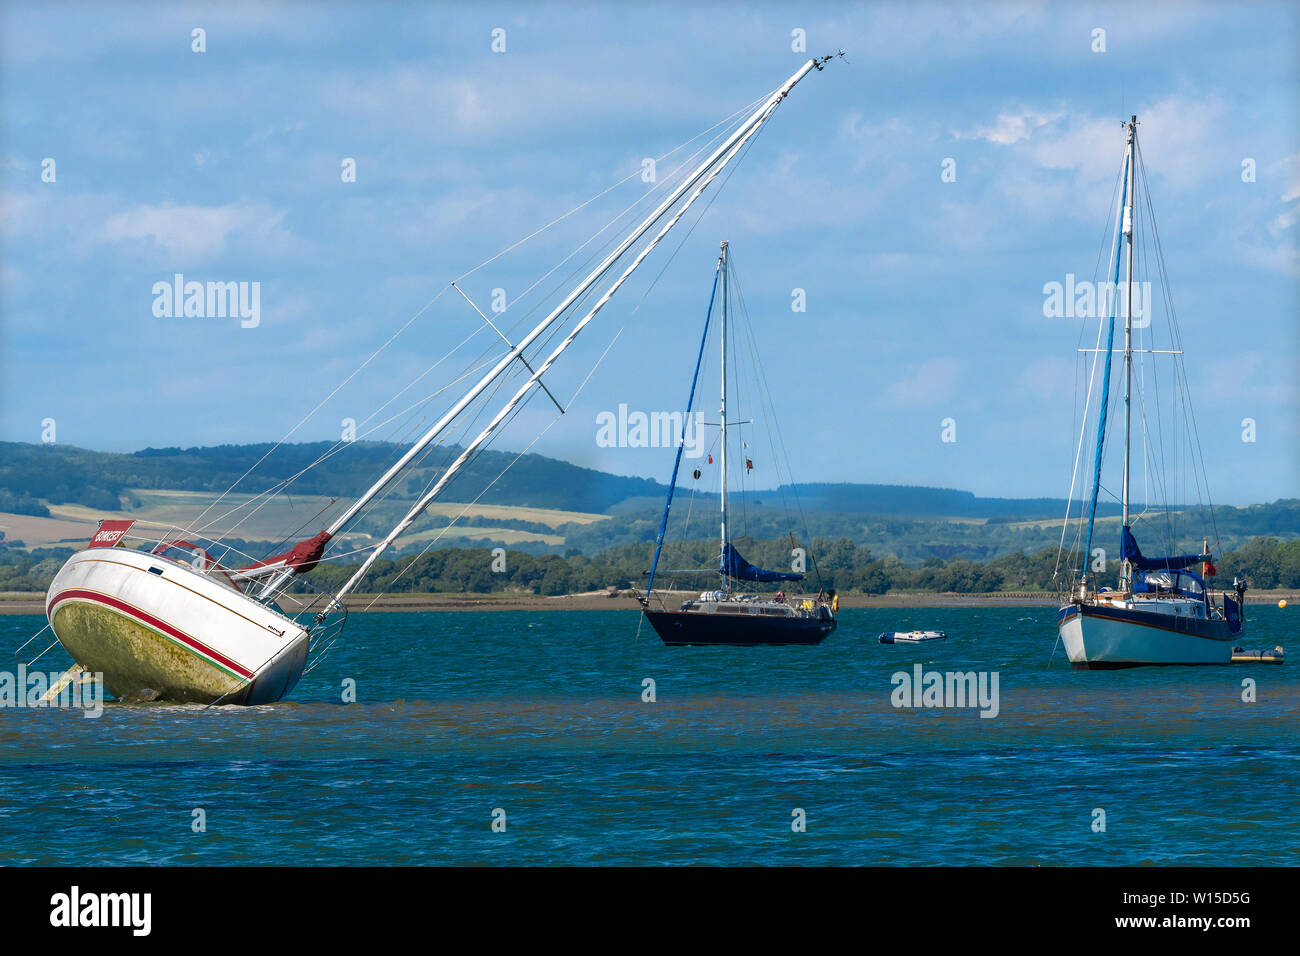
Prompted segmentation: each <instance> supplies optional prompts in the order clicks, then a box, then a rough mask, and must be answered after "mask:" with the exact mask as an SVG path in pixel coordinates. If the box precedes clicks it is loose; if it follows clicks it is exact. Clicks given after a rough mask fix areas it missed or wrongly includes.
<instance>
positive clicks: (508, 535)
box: [0, 489, 606, 548]
mask: <svg viewBox="0 0 1300 956" xmlns="http://www.w3.org/2000/svg"><path fill="white" fill-rule="evenodd" d="M132 491H133V493H134V494H135V496H136V497H137V498H138V499H139V500H140V507H138V508H132V509H130V510H128V511H121V512H108V511H103V510H101V509H97V508H89V507H86V506H85V505H50V517H48V518H37V517H33V516H30V515H14V514H5V513H0V531H4V532H5V537H6V538H8V539H9V540H11V541H22V542H23V543H24V544H25V545H26V546H27V547H29V548H43V547H50V546H54V545H71V546H78V545H80V544H82V543H84V542H85V541H86V540H87V539H89V537H90V535H91V534H92V533H93V532H94V530H95V528H96V527H98V524H99V520H100V519H101V518H132V519H134V520H135V521H136V523H137V525H138V526H139V527H140V528H141V529H142V530H145V531H146V532H147V533H154V532H157V533H164V532H166V531H168V530H173V529H185V528H190V527H191V524H192V522H194V521H196V520H197V519H198V518H199V516H200V515H202V514H203V512H204V510H205V509H207V508H208V506H209V505H210V504H212V502H213V501H214V500H215V496H213V495H211V494H208V493H206V492H201V491H175V490H160V491H158V490H141V489H132ZM254 498H255V496H254V495H247V494H232V495H227V496H226V497H225V498H224V499H222V501H221V502H220V504H218V505H216V506H215V507H213V508H212V509H211V510H209V511H208V513H207V514H206V515H204V517H203V523H202V525H201V526H200V527H198V528H195V529H194V530H196V531H202V533H203V534H204V535H205V536H208V537H235V538H243V539H244V540H246V541H279V540H281V539H283V538H285V537H286V536H287V537H293V536H295V534H299V535H308V534H313V533H315V532H316V531H317V530H319V528H318V525H319V524H321V523H322V520H323V516H324V513H325V512H326V511H330V509H331V505H332V504H333V503H334V502H333V501H332V499H330V498H327V497H324V496H322V495H281V496H279V497H276V498H272V499H270V500H266V501H257V502H256V503H251V502H253V500H254ZM250 503H251V504H250ZM407 507H409V503H408V502H400V503H395V502H389V503H386V504H385V505H384V506H383V511H382V512H380V514H381V515H382V516H383V517H384V519H385V520H386V521H387V519H388V518H389V517H391V524H396V522H397V520H398V519H399V518H400V516H401V515H400V513H399V512H404V511H405V510H406V508H407ZM331 513H337V512H336V511H333V512H331ZM425 513H426V514H427V515H429V516H431V517H435V518H445V519H451V518H456V517H458V516H461V515H462V514H463V519H462V520H464V519H481V521H479V522H477V523H476V524H475V525H474V526H472V527H470V526H461V525H457V526H455V527H452V528H437V529H426V530H423V531H421V530H419V527H420V526H419V525H418V524H417V525H416V530H415V531H413V532H412V533H411V534H409V535H407V536H406V537H405V538H403V542H402V543H403V544H405V545H408V546H409V545H410V544H415V543H419V542H423V541H427V540H428V539H430V538H432V537H433V536H435V535H438V534H441V539H440V540H441V541H445V542H446V543H448V544H470V543H472V542H474V541H476V540H482V539H490V540H492V541H501V542H504V543H506V544H518V543H522V542H542V543H544V544H547V545H553V546H558V545H562V544H564V537H563V535H557V534H546V533H543V532H537V531H525V530H519V529H515V528H510V527H504V526H496V525H494V524H493V522H503V523H505V522H511V521H526V522H529V523H532V524H537V525H543V526H545V527H548V528H551V529H554V528H558V527H559V526H561V525H564V524H570V523H574V524H584V525H585V524H591V523H593V522H596V521H602V520H606V516H605V515H598V514H590V513H587V512H581V511H560V510H557V509H552V508H523V507H515V506H512V505H466V504H458V503H456V502H434V503H433V504H432V505H430V506H429V507H428V508H427V509H425ZM349 537H360V538H366V537H369V535H366V534H365V533H364V532H349Z"/></svg>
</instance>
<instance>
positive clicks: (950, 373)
mask: <svg viewBox="0 0 1300 956" xmlns="http://www.w3.org/2000/svg"><path fill="white" fill-rule="evenodd" d="M965 367H966V363H965V362H964V361H962V360H961V359H955V358H946V357H942V356H939V357H935V358H929V359H926V360H925V361H924V362H922V363H921V364H920V365H914V366H912V367H910V368H909V369H908V372H907V374H906V375H905V376H904V377H903V378H901V379H899V380H898V381H897V382H894V383H893V384H892V385H890V386H889V390H888V391H889V397H890V398H892V399H893V400H894V401H895V402H896V403H898V404H900V405H934V404H936V403H937V402H942V401H945V400H947V399H948V398H950V397H951V396H952V395H953V393H954V391H955V390H956V387H957V384H958V382H959V381H960V380H961V378H962V376H963V374H964V372H965Z"/></svg>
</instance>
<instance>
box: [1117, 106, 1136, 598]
mask: <svg viewBox="0 0 1300 956" xmlns="http://www.w3.org/2000/svg"><path fill="white" fill-rule="evenodd" d="M1136 154H1137V116H1136V115H1134V116H1133V118H1132V119H1131V120H1129V124H1128V184H1127V185H1128V189H1127V192H1128V202H1127V203H1126V204H1125V206H1124V237H1125V239H1126V241H1127V242H1128V266H1127V270H1126V273H1125V281H1124V288H1125V295H1126V296H1127V298H1128V304H1127V306H1126V307H1125V309H1124V491H1123V513H1124V517H1123V525H1124V526H1125V527H1127V526H1128V515H1129V471H1130V468H1129V452H1130V447H1131V445H1132V441H1133V435H1132V430H1133V406H1132V401H1131V399H1132V392H1133V191H1134V186H1135V185H1136V179H1137V171H1136V169H1135V166H1136V159H1137V155H1136ZM1130 577H1131V572H1130V569H1129V562H1128V559H1127V558H1122V559H1121V561H1120V588H1121V589H1122V590H1124V591H1127V590H1128V589H1129V579H1130Z"/></svg>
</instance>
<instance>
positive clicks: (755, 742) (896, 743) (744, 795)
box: [0, 608, 1300, 865]
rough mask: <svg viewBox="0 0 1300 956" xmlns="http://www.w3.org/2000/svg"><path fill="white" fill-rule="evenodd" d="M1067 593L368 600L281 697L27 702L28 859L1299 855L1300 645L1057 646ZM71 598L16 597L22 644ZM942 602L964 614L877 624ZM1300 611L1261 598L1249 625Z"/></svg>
mask: <svg viewBox="0 0 1300 956" xmlns="http://www.w3.org/2000/svg"><path fill="white" fill-rule="evenodd" d="M1055 615H1056V611H1055V609H1054V608H1005V609H1004V608H997V609H989V608H979V609H952V608H948V609H920V610H874V609H873V610H865V611H852V610H850V611H845V612H843V613H842V615H841V624H840V629H839V631H838V632H837V633H836V634H835V635H833V636H832V637H831V638H830V639H829V640H828V641H827V642H826V643H825V644H824V645H822V646H821V647H817V648H755V649H732V648H717V649H709V648H665V647H663V646H662V645H661V644H660V643H659V640H658V639H657V638H656V637H654V635H653V633H652V632H651V631H650V629H649V628H648V627H647V628H644V629H643V631H642V633H641V636H640V637H639V638H638V637H637V636H636V634H637V623H638V615H637V614H636V613H634V612H629V611H608V612H606V611H588V612H547V613H522V612H521V613H507V612H484V613H427V614H411V613H407V614H370V615H354V616H353V618H352V620H351V622H350V623H349V630H348V632H347V634H346V639H345V641H344V642H342V643H341V644H340V645H339V646H337V647H336V648H335V649H334V650H333V651H332V652H331V654H330V656H329V657H328V658H327V659H326V660H325V662H324V663H322V664H321V665H320V666H319V667H317V668H316V669H315V670H314V671H312V673H310V674H309V675H308V676H307V677H306V678H304V680H303V682H302V683H301V684H299V686H298V687H297V689H296V690H295V691H294V693H293V695H292V699H291V700H290V701H287V702H283V703H280V704H276V705H272V706H265V707H256V708H235V707H223V708H212V709H207V710H205V709H202V708H198V707H173V706H159V705H138V706H122V705H109V706H108V707H107V708H106V709H105V712H104V714H103V716H102V717H100V718H99V719H96V720H89V719H85V718H84V717H82V716H80V715H79V714H78V713H75V712H69V711H60V710H48V709H46V710H29V709H24V708H19V709H5V710H0V863H6V864H15V863H19V864H177V863H182V864H183V863H204V864H219V863H262V864H348V863H394V864H399V863H400V864H412V863H414V864H422V863H447V864H553V863H563V864H622V863H626V864H658V863H713V864H737V863H765V864H789V863H796V864H875V863H885V864H974V863H998V864H1026V865H1028V864H1046V865H1067V864H1097V865H1102V864H1140V863H1147V862H1151V863H1159V864H1190V865H1201V864H1205V865H1209V864H1219V865H1230V864H1232V865H1244V864H1290V865H1294V864H1296V863H1300V852H1298V850H1297V848H1298V847H1300V823H1297V820H1296V816H1297V815H1296V809H1297V798H1296V790H1295V785H1296V783H1297V772H1298V771H1300V735H1298V734H1297V720H1296V718H1297V716H1300V693H1298V691H1300V668H1298V667H1297V666H1296V664H1295V663H1294V662H1292V663H1290V664H1287V665H1285V666H1282V667H1277V666H1271V665H1244V666H1243V665H1238V666H1233V667H1222V668H1209V667H1206V668H1141V669H1134V670H1128V671H1112V672H1075V671H1073V670H1071V669H1070V668H1069V666H1068V664H1066V663H1065V661H1064V653H1063V652H1058V653H1057V656H1056V661H1055V664H1054V665H1053V666H1052V667H1050V668H1049V667H1048V659H1049V655H1050V654H1051V651H1052V645H1053V640H1054V637H1055V625H1054V621H1055ZM43 624H44V620H43V619H41V618H37V617H0V649H4V650H6V651H7V650H11V649H12V648H14V647H16V646H17V645H18V644H20V643H21V642H22V641H23V640H25V639H26V638H27V637H28V636H29V635H30V634H31V633H33V632H34V631H36V630H37V629H38V628H40V627H41V626H42V625H43ZM913 627H934V628H942V629H945V630H947V631H948V634H949V640H948V642H947V643H945V644H937V645H927V646H922V647H906V646H892V647H890V646H881V645H879V644H877V643H876V642H875V635H876V634H877V633H878V632H879V631H882V630H894V629H899V630H906V629H911V628H913ZM1298 631H1300V608H1297V609H1290V610H1285V611H1284V610H1278V609H1276V608H1252V609H1251V633H1250V634H1249V635H1248V636H1246V637H1244V638H1243V640H1244V642H1245V643H1246V644H1247V645H1248V646H1262V645H1268V646H1271V645H1273V644H1275V643H1290V644H1291V645H1292V647H1295V646H1296V642H1295V641H1294V640H1290V639H1292V638H1294V637H1295V636H1296V635H1297V632H1298ZM53 656H54V654H53V652H52V653H51V655H47V657H46V658H44V659H42V661H41V662H40V666H41V667H43V668H50V669H53V668H56V667H58V666H60V665H62V664H64V663H65V661H64V660H62V659H55V660H54V661H52V662H50V658H52V657H53ZM47 662H49V663H47ZM917 662H919V663H922V664H923V665H924V666H925V668H926V669H927V670H929V669H937V670H944V671H947V670H962V671H965V670H976V671H996V672H998V675H999V678H998V680H999V698H1000V700H999V703H1000V713H999V715H998V716H997V717H996V718H994V719H981V718H980V717H979V716H978V711H976V710H956V709H922V710H900V709H895V708H894V707H892V706H891V704H890V695H891V691H892V690H893V689H894V688H893V684H892V682H891V675H892V674H893V673H894V672H896V671H900V670H903V671H910V670H911V668H912V665H913V664H914V663H917ZM3 669H10V670H12V663H11V664H5V663H0V670H3ZM345 678H351V679H353V680H355V681H356V688H357V697H358V702H357V703H352V704H346V705H345V704H343V703H341V702H340V689H341V685H342V682H343V680H344V679H345ZM645 678H653V679H654V681H655V682H656V695H657V700H656V702H654V703H646V702H643V701H642V699H641V698H642V687H643V685H642V681H643V680H644V679H645ZM1245 678H1253V679H1254V680H1255V681H1256V682H1257V695H1258V700H1257V701H1256V702H1255V703H1244V702H1243V701H1242V699H1241V697H1242V681H1243V680H1244V679H1245ZM195 808H202V809H203V810H204V811H205V813H206V824H207V829H206V832H202V833H195V832H193V831H192V827H191V822H192V820H193V811H194V809H195ZM497 808H500V809H502V810H504V811H505V814H506V831H505V832H504V833H496V832H493V831H492V829H491V822H492V816H493V811H494V810H495V809H497ZM796 808H801V809H802V810H803V811H804V812H805V814H806V819H807V830H806V832H802V833H796V832H792V829H791V823H792V819H793V817H792V811H794V810H795V809H796ZM1094 808H1102V809H1104V811H1105V813H1106V830H1105V832H1104V833H1098V832H1094V831H1093V820H1094V815H1093V811H1094Z"/></svg>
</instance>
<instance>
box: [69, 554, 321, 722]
mask: <svg viewBox="0 0 1300 956" xmlns="http://www.w3.org/2000/svg"><path fill="white" fill-rule="evenodd" d="M45 609H46V615H47V616H48V618H49V620H50V626H51V627H52V629H53V630H54V633H55V636H57V637H58V639H59V642H60V643H61V644H62V645H63V646H64V648H65V649H66V650H67V651H68V653H69V654H70V655H71V656H72V658H73V659H74V660H75V661H76V662H77V663H78V664H80V665H81V666H82V667H84V668H85V669H86V670H88V671H92V672H100V673H102V674H103V675H104V684H105V686H106V688H107V690H108V691H109V693H111V694H113V696H115V697H118V698H119V699H128V700H129V699H161V700H170V701H177V702H201V703H211V702H213V701H217V700H220V701H221V702H222V703H238V704H264V703H271V702H274V701H277V700H279V699H280V698H281V697H283V696H284V695H285V694H287V693H288V692H289V691H290V690H292V689H293V686H294V684H296V683H297V682H298V678H299V677H300V676H302V669H303V665H304V663H305V662H306V659H307V644H308V641H309V635H308V633H307V631H306V630H304V629H303V628H302V627H300V626H299V625H297V624H296V623H294V622H293V621H291V620H290V619H289V618H287V617H285V616H284V615H283V614H280V613H278V612H276V611H275V610H273V609H272V608H269V607H267V606H265V605H263V604H260V603H258V602H257V601H254V600H253V599H251V598H249V597H247V596H245V595H244V594H241V593H239V592H237V591H235V590H234V589H232V588H230V587H227V586H225V585H224V584H219V583H217V582H216V581H214V580H212V579H211V578H209V577H207V576H206V575H204V574H200V573H198V572H197V571H194V570H193V569H191V568H189V567H186V566H185V565H182V564H178V563H176V562H174V561H169V560H166V559H164V558H159V557H156V556H154V555H149V554H146V553H144V552H141V551H131V550H127V549H125V548H90V549H88V550H85V551H82V552H80V553H78V554H75V555H73V556H72V557H71V558H69V559H68V562H67V563H66V564H65V565H64V566H63V567H62V568H61V569H60V571H59V573H58V574H57V575H56V576H55V578H54V581H53V583H52V584H51V585H50V590H49V592H48V594H47V595H46V601H45Z"/></svg>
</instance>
